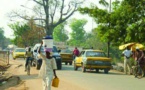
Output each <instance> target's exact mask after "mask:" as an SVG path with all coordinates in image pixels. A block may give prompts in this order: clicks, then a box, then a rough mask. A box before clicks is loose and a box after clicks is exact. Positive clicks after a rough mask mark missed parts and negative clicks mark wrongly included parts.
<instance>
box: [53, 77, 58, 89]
mask: <svg viewBox="0 0 145 90" xmlns="http://www.w3.org/2000/svg"><path fill="white" fill-rule="evenodd" d="M58 85H59V78H54V79H53V80H52V86H53V87H58Z"/></svg>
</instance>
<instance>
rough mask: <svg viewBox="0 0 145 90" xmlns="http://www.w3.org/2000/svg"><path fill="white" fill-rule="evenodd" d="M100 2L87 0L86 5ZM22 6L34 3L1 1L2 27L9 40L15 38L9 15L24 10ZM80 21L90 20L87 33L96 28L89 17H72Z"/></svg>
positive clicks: (18, 0) (19, 0)
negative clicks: (9, 25)
mask: <svg viewBox="0 0 145 90" xmlns="http://www.w3.org/2000/svg"><path fill="white" fill-rule="evenodd" d="M97 1H98V0H86V2H85V4H84V5H86V6H87V5H88V3H90V2H92V3H96V4H98V2H97ZM21 5H25V6H28V5H29V6H30V5H32V2H31V1H30V0H29V1H28V0H1V1H0V27H3V28H4V35H5V36H6V37H7V38H14V36H13V31H12V30H11V28H9V27H8V24H9V23H12V21H11V20H10V18H9V17H8V14H9V13H10V12H11V11H12V10H19V9H21V8H22V6H21ZM76 16H77V18H78V19H82V18H86V19H88V23H87V25H86V27H85V30H86V31H90V30H91V29H92V28H93V27H94V26H95V23H94V22H92V21H93V20H92V19H91V18H89V16H87V15H85V16H83V15H81V14H78V13H77V14H75V15H73V16H72V18H73V17H76Z"/></svg>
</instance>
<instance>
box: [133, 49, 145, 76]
mask: <svg viewBox="0 0 145 90" xmlns="http://www.w3.org/2000/svg"><path fill="white" fill-rule="evenodd" d="M144 56H145V55H144V52H143V51H142V50H140V49H139V48H138V47H136V53H135V61H136V66H137V70H136V71H135V73H136V75H135V77H137V73H141V70H142V67H143V64H144V63H143V62H144V60H145V58H144Z"/></svg>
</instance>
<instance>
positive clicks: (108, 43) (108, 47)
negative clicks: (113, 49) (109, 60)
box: [107, 0, 111, 57]
mask: <svg viewBox="0 0 145 90" xmlns="http://www.w3.org/2000/svg"><path fill="white" fill-rule="evenodd" d="M109 13H110V15H111V0H110V6H109ZM110 27H111V23H110V21H109V29H110ZM108 38H109V37H108ZM109 53H110V41H108V42H107V54H108V57H110V55H109Z"/></svg>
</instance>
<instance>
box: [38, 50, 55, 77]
mask: <svg viewBox="0 0 145 90" xmlns="http://www.w3.org/2000/svg"><path fill="white" fill-rule="evenodd" d="M39 55H40V57H41V58H42V60H43V61H42V66H41V69H40V73H39V77H43V78H46V77H47V76H49V75H54V73H53V70H54V69H57V65H56V61H55V59H54V58H51V59H47V58H46V56H45V55H43V54H42V53H40V54H39Z"/></svg>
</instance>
